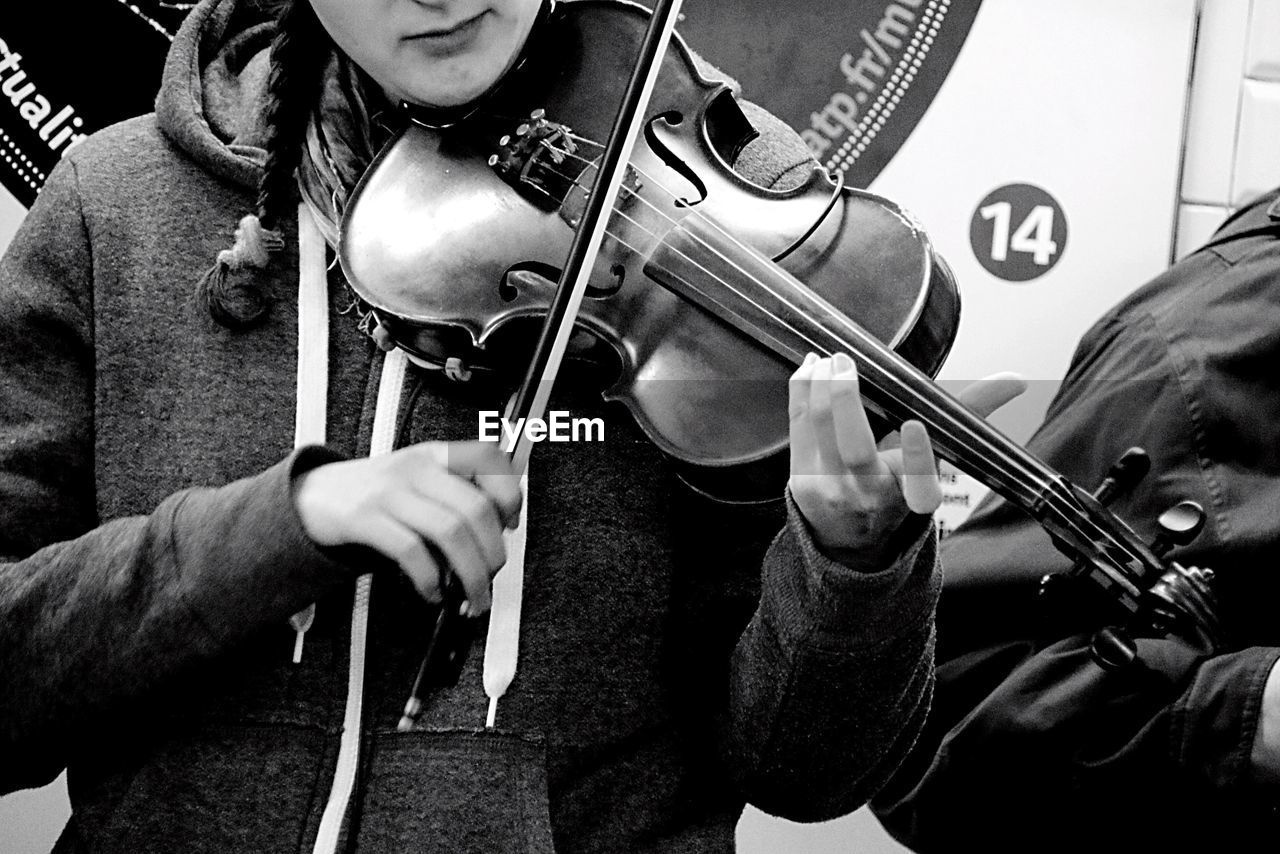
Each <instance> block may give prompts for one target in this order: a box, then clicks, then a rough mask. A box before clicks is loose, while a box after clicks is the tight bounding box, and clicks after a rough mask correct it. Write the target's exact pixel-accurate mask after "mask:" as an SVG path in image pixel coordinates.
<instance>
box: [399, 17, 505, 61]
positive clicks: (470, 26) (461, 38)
mask: <svg viewBox="0 0 1280 854" xmlns="http://www.w3.org/2000/svg"><path fill="white" fill-rule="evenodd" d="M487 14H488V12H487V11H485V12H481V13H480V14H478V15H476V16H474V17H471V18H467V19H466V20H465V21H460V22H459V23H457V24H455V25H453V26H452V27H446V28H443V29H435V30H427V31H425V32H421V33H418V34H416V35H412V36H408V37H407V38H406V39H405V40H406V41H409V42H412V43H413V44H416V45H418V46H420V47H421V48H422V49H424V50H425V51H427V52H428V53H430V54H431V55H433V56H437V57H444V56H451V55H452V54H455V53H458V52H460V51H462V50H464V49H466V48H467V47H469V46H470V45H471V43H472V42H473V41H475V39H476V37H477V36H478V35H479V34H480V28H481V26H482V25H483V24H484V19H485V16H486V15H487Z"/></svg>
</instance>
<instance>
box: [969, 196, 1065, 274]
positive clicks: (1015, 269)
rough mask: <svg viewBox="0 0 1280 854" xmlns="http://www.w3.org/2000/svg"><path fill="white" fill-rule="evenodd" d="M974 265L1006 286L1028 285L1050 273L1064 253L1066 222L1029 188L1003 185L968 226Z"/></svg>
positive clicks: (1048, 199)
mask: <svg viewBox="0 0 1280 854" xmlns="http://www.w3.org/2000/svg"><path fill="white" fill-rule="evenodd" d="M969 244H970V245H971V246H972V247H973V254H974V255H976V256H977V257H978V263H980V264H982V266H983V267H984V268H985V269H986V270H987V272H988V273H991V275H993V276H997V277H999V278H1001V279H1004V280H1005V281H1006V282H1029V281H1031V280H1032V279H1034V278H1036V277H1038V276H1043V275H1044V274H1045V273H1047V272H1049V271H1050V270H1052V269H1053V266H1054V265H1055V264H1057V263H1058V259H1059V258H1061V257H1062V253H1063V251H1064V250H1066V248H1067V217H1066V214H1064V213H1063V211H1062V205H1060V204H1058V200H1057V199H1055V198H1054V197H1053V196H1051V195H1049V194H1048V193H1047V192H1046V191H1045V190H1043V189H1041V188H1040V187H1037V186H1035V185H1034V184H1005V185H1004V186H1003V187H999V188H998V189H995V190H992V191H991V192H990V193H988V194H987V196H986V198H984V199H983V200H982V201H981V202H979V203H978V208H977V210H975V211H974V212H973V219H971V220H970V221H969Z"/></svg>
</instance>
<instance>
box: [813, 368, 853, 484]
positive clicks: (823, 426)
mask: <svg viewBox="0 0 1280 854" xmlns="http://www.w3.org/2000/svg"><path fill="white" fill-rule="evenodd" d="M831 369H832V360H831V359H830V358H826V359H819V360H818V361H817V362H816V363H814V366H813V378H812V380H811V381H810V382H809V413H808V416H807V418H808V420H809V422H810V423H811V424H812V425H813V436H814V448H815V449H816V450H817V452H818V456H817V459H816V460H813V461H811V463H810V464H811V465H812V464H813V463H814V462H816V463H817V469H816V471H814V472H811V473H812V474H826V475H832V476H838V475H843V474H844V472H845V466H844V462H843V461H842V460H841V459H840V448H839V446H838V445H837V444H836V425H835V416H834V414H833V413H832V411H831V384H832V380H831Z"/></svg>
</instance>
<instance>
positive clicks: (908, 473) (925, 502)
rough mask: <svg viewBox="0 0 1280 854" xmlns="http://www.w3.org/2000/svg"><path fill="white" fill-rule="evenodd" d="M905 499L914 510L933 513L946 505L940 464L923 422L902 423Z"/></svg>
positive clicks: (902, 479) (902, 478)
mask: <svg viewBox="0 0 1280 854" xmlns="http://www.w3.org/2000/svg"><path fill="white" fill-rule="evenodd" d="M901 484H902V498H903V500H904V501H906V503H907V507H909V508H910V509H911V510H912V512H914V513H924V514H929V513H932V512H933V511H934V510H937V509H938V506H939V505H940V504H942V485H941V484H940V483H939V482H938V464H937V461H935V460H934V458H933V444H932V443H931V442H930V441H929V433H928V432H927V431H926V430H925V429H924V425H923V424H921V423H920V422H919V421H907V422H905V423H903V425H902V475H901Z"/></svg>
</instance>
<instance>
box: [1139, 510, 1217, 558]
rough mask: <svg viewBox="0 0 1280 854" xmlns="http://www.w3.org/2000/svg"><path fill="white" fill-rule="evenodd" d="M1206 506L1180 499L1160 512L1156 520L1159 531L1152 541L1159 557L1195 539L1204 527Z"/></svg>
mask: <svg viewBox="0 0 1280 854" xmlns="http://www.w3.org/2000/svg"><path fill="white" fill-rule="evenodd" d="M1204 519H1205V514H1204V508H1203V507H1201V506H1200V505H1199V504H1197V503H1196V502H1194V501H1179V502H1178V503H1177V504H1175V505H1173V506H1172V507H1170V508H1169V509H1168V510H1166V511H1164V512H1163V513H1161V514H1160V518H1159V519H1157V520H1156V525H1157V526H1158V527H1159V529H1160V530H1159V531H1158V532H1157V533H1156V538H1155V539H1154V540H1153V541H1152V542H1151V550H1152V551H1153V552H1155V553H1156V554H1157V555H1158V556H1159V557H1164V556H1165V555H1167V554H1168V553H1169V552H1170V550H1172V549H1173V547H1174V546H1185V545H1186V544H1187V543H1189V542H1191V541H1192V540H1194V539H1195V538H1196V537H1197V536H1198V535H1199V534H1200V531H1201V529H1202V528H1204Z"/></svg>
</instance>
